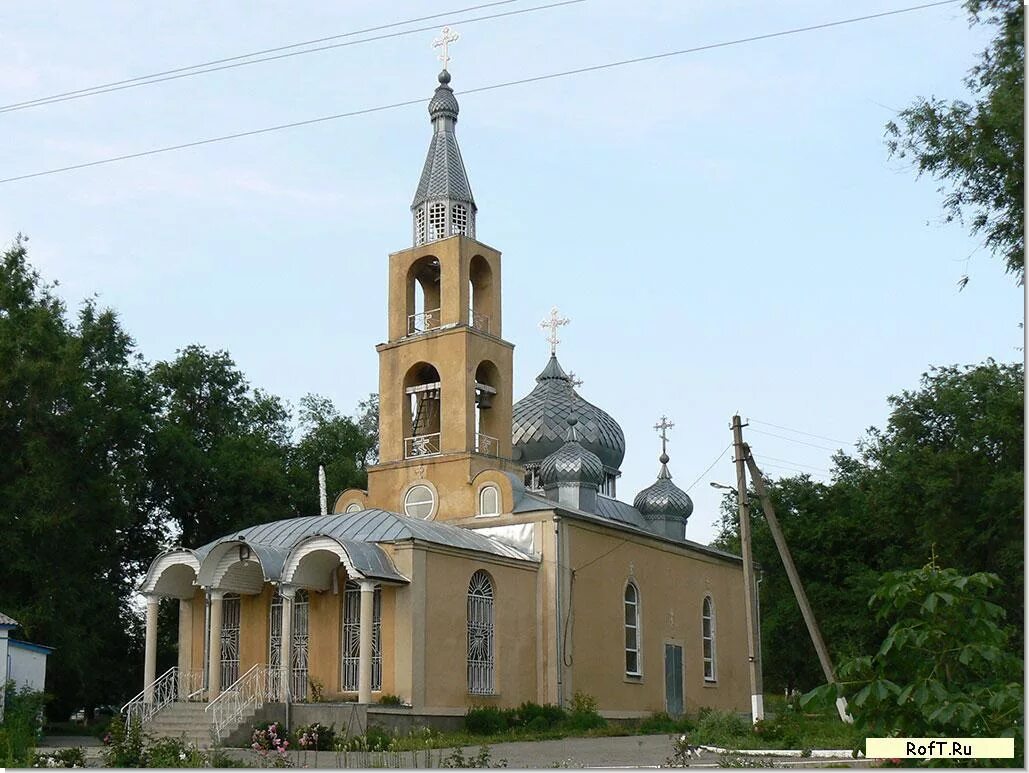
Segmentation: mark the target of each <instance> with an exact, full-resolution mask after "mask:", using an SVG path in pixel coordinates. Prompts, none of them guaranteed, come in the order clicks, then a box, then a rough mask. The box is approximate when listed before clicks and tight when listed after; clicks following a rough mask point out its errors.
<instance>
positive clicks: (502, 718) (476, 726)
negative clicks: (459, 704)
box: [464, 706, 514, 735]
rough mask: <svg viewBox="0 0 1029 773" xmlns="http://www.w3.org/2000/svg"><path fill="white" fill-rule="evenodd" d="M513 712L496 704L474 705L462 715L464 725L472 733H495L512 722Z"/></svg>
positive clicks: (505, 728)
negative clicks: (499, 707)
mask: <svg viewBox="0 0 1029 773" xmlns="http://www.w3.org/2000/svg"><path fill="white" fill-rule="evenodd" d="M513 719H514V712H513V711H509V710H504V709H498V708H497V707H496V706H476V707H474V708H470V709H468V711H467V713H466V714H465V715H464V727H465V730H467V731H468V732H469V733H472V734H473V735H496V734H497V733H503V732H504V731H505V730H507V729H508V727H510V726H511V725H512V724H513V721H512V720H513Z"/></svg>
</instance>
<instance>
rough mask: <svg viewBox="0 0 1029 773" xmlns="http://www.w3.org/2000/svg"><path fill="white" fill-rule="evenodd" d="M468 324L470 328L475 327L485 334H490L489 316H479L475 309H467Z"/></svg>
mask: <svg viewBox="0 0 1029 773" xmlns="http://www.w3.org/2000/svg"><path fill="white" fill-rule="evenodd" d="M468 323H469V324H470V325H471V326H472V327H477V328H479V330H482V331H484V332H486V333H489V332H490V329H489V315H488V314H480V313H479V312H477V311H476V310H475V309H471V308H470V309H468Z"/></svg>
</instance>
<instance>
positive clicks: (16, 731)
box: [0, 681, 48, 767]
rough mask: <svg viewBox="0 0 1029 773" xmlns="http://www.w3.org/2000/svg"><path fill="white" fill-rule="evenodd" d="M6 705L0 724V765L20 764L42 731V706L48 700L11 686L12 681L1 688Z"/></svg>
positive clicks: (23, 764)
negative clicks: (2, 721)
mask: <svg viewBox="0 0 1029 773" xmlns="http://www.w3.org/2000/svg"><path fill="white" fill-rule="evenodd" d="M5 696H6V706H5V709H4V723H3V726H2V727H0V767H24V766H26V765H28V764H29V761H30V759H31V757H32V752H33V750H34V749H35V748H36V743H37V741H38V740H39V738H40V737H41V736H42V732H43V707H44V705H46V701H47V700H48V698H47V696H46V695H44V694H43V693H41V692H35V691H33V690H30V689H28V688H27V687H22V688H21V689H20V690H15V689H14V682H12V681H8V682H7V685H6V687H5Z"/></svg>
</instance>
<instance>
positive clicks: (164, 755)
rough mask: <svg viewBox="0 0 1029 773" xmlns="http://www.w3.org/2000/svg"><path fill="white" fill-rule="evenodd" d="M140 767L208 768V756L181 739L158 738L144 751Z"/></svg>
mask: <svg viewBox="0 0 1029 773" xmlns="http://www.w3.org/2000/svg"><path fill="white" fill-rule="evenodd" d="M140 767H144V768H206V767H207V755H206V754H204V753H203V752H202V751H200V750H199V749H198V748H197V747H196V746H195V745H194V744H188V743H186V742H185V741H184V740H182V739H181V738H158V739H156V740H153V741H151V742H150V744H149V745H148V746H147V747H146V749H145V750H144V752H143V754H142V756H141V758H140Z"/></svg>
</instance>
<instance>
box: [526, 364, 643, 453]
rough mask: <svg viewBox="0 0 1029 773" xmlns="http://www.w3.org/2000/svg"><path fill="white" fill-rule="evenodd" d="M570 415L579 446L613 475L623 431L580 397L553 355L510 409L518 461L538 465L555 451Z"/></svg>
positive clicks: (560, 443)
mask: <svg viewBox="0 0 1029 773" xmlns="http://www.w3.org/2000/svg"><path fill="white" fill-rule="evenodd" d="M569 416H576V417H578V419H579V423H578V427H577V428H576V433H577V438H578V441H579V443H581V444H582V446H583V447H584V448H587V449H589V450H590V451H591V452H593V453H594V454H596V455H597V456H598V457H600V461H602V462H603V463H604V466H605V467H606V468H607V469H608V471H609V472H612V473H613V472H616V471H617V470H618V469H619V468H620V467H621V466H622V459H623V458H625V434H624V433H623V432H622V428H621V427H620V426H618V422H617V421H615V420H614V419H613V418H612V417H611V415H610V414H608V413H607V412H606V411H604V410H601V409H600V408H598V407H597V406H595V405H593V403H591V402H589V401H587V400H584V399H583V398H582V397H580V396H579V394H578V393H577V392H576V391H575V386H574V385H573V384H572V380H571V378H569V376H568V374H567V373H565V371H564V369H563V368H562V367H561V365H560V364H559V363H558V361H557V357H555V356H554V355H550V360H549V361H548V362H547V366H546V367H545V368H544V369H543V371H542V372H541V373H540V374H539V375H538V376H537V377H536V387H535V388H534V389H533V390H532V391H531V392H530V393H529V394H527V395H526V396H525V397H523V398H522V399H521V400H518V401H517V402H516V403H515V404H514V406H513V407H512V412H511V442H512V445H513V446H514V449H515V452H516V458H517V459H518V461H519V462H521V463H522V464H528V463H530V462H540V461H542V460H543V459H544V458H545V457H546V456H548V455H549V454H552V453H554V452H555V451H557V450H558V449H559V448H560V447H561V445H562V443H563V442H564V438H565V433H566V430H567V426H568V425H567V423H566V422H567V419H568V417H569Z"/></svg>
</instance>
